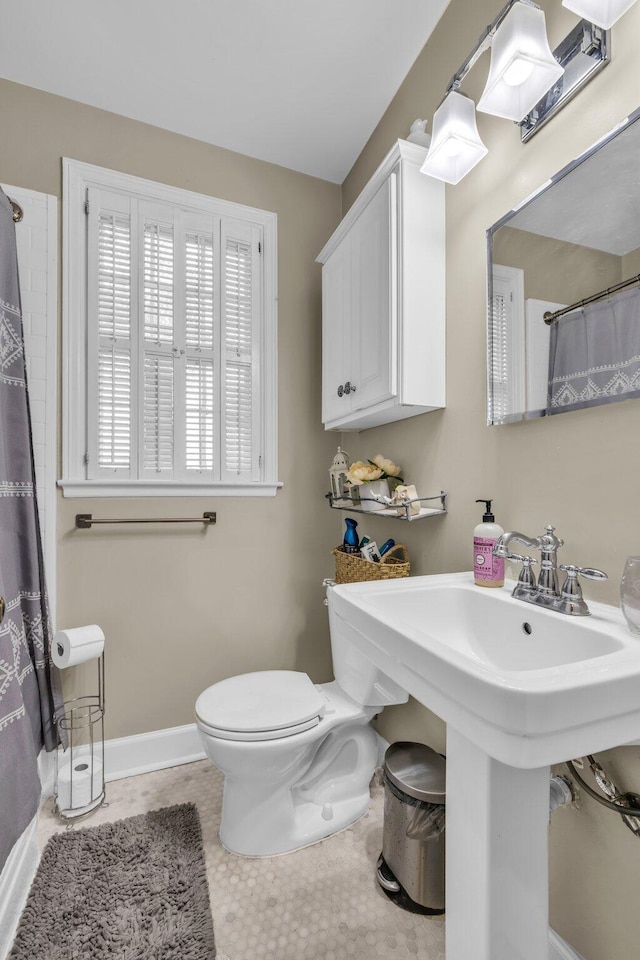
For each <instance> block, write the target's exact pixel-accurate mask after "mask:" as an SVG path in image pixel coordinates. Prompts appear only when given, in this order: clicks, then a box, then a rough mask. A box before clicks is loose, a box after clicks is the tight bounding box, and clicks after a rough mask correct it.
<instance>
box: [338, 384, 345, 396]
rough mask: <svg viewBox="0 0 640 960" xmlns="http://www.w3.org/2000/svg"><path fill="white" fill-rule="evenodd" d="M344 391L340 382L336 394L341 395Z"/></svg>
mask: <svg viewBox="0 0 640 960" xmlns="http://www.w3.org/2000/svg"><path fill="white" fill-rule="evenodd" d="M344 392H345V389H344V387H343V386H342V384H340V386H339V387H338V396H339V397H341V396H342V394H343V393H344Z"/></svg>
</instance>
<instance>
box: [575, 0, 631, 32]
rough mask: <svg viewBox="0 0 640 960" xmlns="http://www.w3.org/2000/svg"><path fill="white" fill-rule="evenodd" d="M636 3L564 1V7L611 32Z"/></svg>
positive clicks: (583, 0)
mask: <svg viewBox="0 0 640 960" xmlns="http://www.w3.org/2000/svg"><path fill="white" fill-rule="evenodd" d="M635 2H636V0H562V6H563V7H567V9H569V10H573V12H574V13H577V14H578V16H579V17H584V18H585V20H590V21H591V23H595V24H597V25H598V26H599V27H603V29H605V30H609V29H610V28H611V27H612V26H613V25H614V23H615V22H616V21H617V20H619V19H620V17H621V16H622V14H623V13H626V12H627V10H630V9H631V7H632V6H633V5H634V3H635Z"/></svg>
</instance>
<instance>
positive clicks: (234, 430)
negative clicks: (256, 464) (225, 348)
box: [224, 363, 253, 476]
mask: <svg viewBox="0 0 640 960" xmlns="http://www.w3.org/2000/svg"><path fill="white" fill-rule="evenodd" d="M225 384H226V389H225V411H224V434H225V440H226V442H225V451H224V463H225V469H226V470H227V472H228V473H230V474H236V475H237V476H242V475H246V474H250V473H251V468H252V451H253V444H252V432H253V402H252V400H253V396H252V393H253V391H252V385H251V367H250V365H248V364H239V363H237V364H234V363H227V365H226V376H225Z"/></svg>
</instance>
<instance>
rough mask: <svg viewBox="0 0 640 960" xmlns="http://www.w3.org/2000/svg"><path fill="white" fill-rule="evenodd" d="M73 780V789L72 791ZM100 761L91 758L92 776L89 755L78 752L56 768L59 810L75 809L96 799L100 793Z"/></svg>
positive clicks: (101, 784) (101, 786) (101, 785)
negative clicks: (70, 760) (71, 760)
mask: <svg viewBox="0 0 640 960" xmlns="http://www.w3.org/2000/svg"><path fill="white" fill-rule="evenodd" d="M72 782H73V791H72V788H71V787H72ZM102 788H103V783H102V763H101V761H100V760H98V758H97V757H94V759H93V777H92V776H91V757H90V756H83V755H82V754H79V755H78V756H76V757H74V758H73V766H72V765H71V763H70V762H69V761H67V762H65V763H61V764H60V767H59V768H58V806H59V808H60V809H61V810H71V809H73V810H76V809H77V808H78V807H86V806H88V805H89V804H90V803H92V802H93V801H94V800H97V799H98V797H99V796H100V795H101V793H102Z"/></svg>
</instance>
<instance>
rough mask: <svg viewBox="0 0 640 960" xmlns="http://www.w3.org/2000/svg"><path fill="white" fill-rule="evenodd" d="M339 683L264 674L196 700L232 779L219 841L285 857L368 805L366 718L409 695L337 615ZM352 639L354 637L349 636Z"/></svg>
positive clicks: (211, 752) (215, 755)
mask: <svg viewBox="0 0 640 960" xmlns="http://www.w3.org/2000/svg"><path fill="white" fill-rule="evenodd" d="M328 596H329V627H330V631H331V651H332V656H333V669H334V673H335V678H336V679H335V681H333V682H332V683H324V684H316V685H314V684H313V683H312V682H311V680H310V679H309V677H308V676H307V675H306V673H295V672H293V671H289V670H267V671H262V672H259V673H245V674H242V675H241V676H238V677H230V678H229V679H228V680H222V681H221V682H220V683H215V684H214V685H213V686H212V687H209V688H208V689H207V690H205V691H204V693H202V694H201V695H200V696H199V697H198V700H197V701H196V720H197V724H198V729H199V731H200V736H201V738H202V742H203V744H204V748H205V750H206V753H207V756H208V757H209V759H210V760H212V761H213V763H215V765H216V766H217V767H219V768H220V770H222V772H223V773H224V775H225V783H224V799H223V803H222V822H221V825H220V840H221V841H222V843H223V845H224V846H225V847H226V848H227V850H230V851H232V852H233V853H239V854H243V855H244V856H248V857H265V856H272V855H274V854H278V853H287V852H288V851H291V850H296V849H297V848H299V847H303V846H306V845H307V844H309V843H314V842H315V841H317V840H321V839H322V838H323V837H328V836H330V835H331V834H332V833H336V832H337V831H338V830H342V829H344V828H345V827H347V826H349V824H350V823H353V822H354V820H357V819H358V817H360V816H362V814H363V813H365V811H366V810H367V807H368V805H369V799H370V795H369V782H370V780H371V777H372V775H373V772H374V770H375V767H376V763H377V759H378V746H377V740H376V736H375V734H374V732H373V729H372V727H371V726H370V724H369V721H370V720H371V718H372V717H373V716H374V714H376V713H380V711H381V710H382V709H383V708H384V707H385V706H387V705H388V704H391V703H404V702H406V700H407V694H406V693H405V691H404V690H402V689H401V688H400V687H398V686H397V684H396V683H394V682H393V681H392V680H390V679H389V678H388V677H386V676H385V675H384V674H383V673H381V671H380V670H379V669H378V668H377V667H376V666H374V664H372V663H371V661H369V660H368V659H367V658H366V657H365V656H364V655H363V654H362V653H360V652H359V650H358V649H357V646H356V645H355V644H354V642H353V641H355V643H357V635H356V634H355V632H354V631H353V628H352V627H347V625H346V624H345V623H344V621H342V620H340V618H339V617H337V616H336V615H335V613H334V612H333V610H332V603H331V587H330V588H329V590H328ZM349 634H351V636H349Z"/></svg>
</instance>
